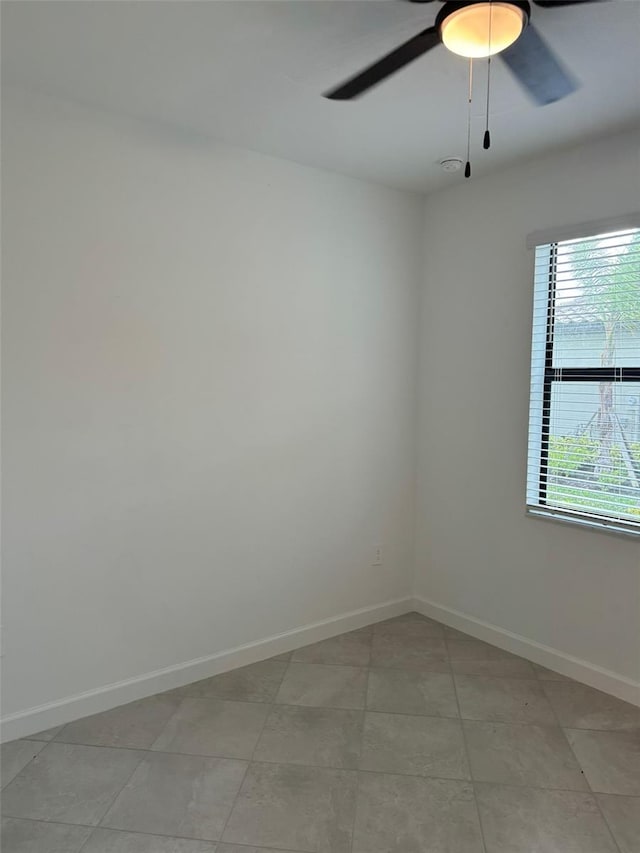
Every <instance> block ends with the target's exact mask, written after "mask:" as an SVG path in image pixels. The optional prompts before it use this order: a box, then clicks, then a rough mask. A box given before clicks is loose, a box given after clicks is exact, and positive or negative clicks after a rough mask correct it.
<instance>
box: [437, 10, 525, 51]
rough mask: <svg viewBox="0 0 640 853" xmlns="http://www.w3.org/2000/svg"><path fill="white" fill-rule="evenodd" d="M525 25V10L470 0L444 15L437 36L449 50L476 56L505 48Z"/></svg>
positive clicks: (514, 39)
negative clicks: (468, 2)
mask: <svg viewBox="0 0 640 853" xmlns="http://www.w3.org/2000/svg"><path fill="white" fill-rule="evenodd" d="M525 24H526V20H525V13H524V12H523V10H522V9H520V8H519V7H518V6H514V5H512V4H511V3H499V2H494V3H472V4H470V5H469V6H463V7H462V8H461V9H456V10H455V11H454V12H451V14H449V15H447V17H446V18H445V19H444V21H443V22H442V24H441V25H440V36H441V38H442V42H443V44H444V46H445V47H446V48H448V49H449V50H450V51H452V52H453V53H457V54H458V55H459V56H466V57H470V58H473V59H477V58H481V57H483V56H493V55H494V54H495V53H500V51H502V50H505V48H507V47H509V45H511V44H513V43H514V41H516V39H518V38H519V36H520V34H521V33H522V30H523V29H524V27H525ZM489 25H491V26H489ZM489 30H491V38H489Z"/></svg>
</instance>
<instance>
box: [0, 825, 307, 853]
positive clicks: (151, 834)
mask: <svg viewBox="0 0 640 853" xmlns="http://www.w3.org/2000/svg"><path fill="white" fill-rule="evenodd" d="M7 819H8V820H19V821H23V822H24V823H43V824H45V825H53V826H68V827H70V828H72V829H90V830H92V832H90V833H89V836H88V838H87V840H86V841H84V842H83V844H82V847H81V848H80V849H79V850H78V851H77V853H82V851H83V850H84V849H85V847H86V845H87V844H88V843H89V841H91V839H92V838H93V836H94V835H95V833H96V832H98V831H101V832H113V833H116V832H119V833H121V834H122V835H143V836H144V835H148V836H149V837H151V838H168V839H170V840H172V841H173V840H174V839H175V840H176V841H192V842H194V843H196V844H211V845H212V846H213V847H218V846H219V845H220V843H221V842H219V841H212V840H211V839H210V838H194V837H193V836H192V835H163V834H162V833H159V832H148V831H145V832H139V831H138V830H131V829H118V828H117V827H112V826H93V825H91V824H88V823H65V822H64V821H61V820H42V819H41V818H33V817H7ZM222 843H224V844H233V845H234V846H236V847H246V848H248V849H250V850H255V844H244V843H243V842H241V841H233V842H229V841H225V842H222ZM260 849H263V850H273V851H277V853H279V851H281V850H282V848H280V847H264V846H262V847H261V848H260ZM286 853H302V851H297V850H288V851H286Z"/></svg>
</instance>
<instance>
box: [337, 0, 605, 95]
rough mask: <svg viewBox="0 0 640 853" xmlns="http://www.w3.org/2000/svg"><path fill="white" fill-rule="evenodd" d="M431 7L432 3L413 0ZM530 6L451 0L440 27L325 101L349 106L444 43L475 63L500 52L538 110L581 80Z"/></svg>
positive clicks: (564, 2)
mask: <svg viewBox="0 0 640 853" xmlns="http://www.w3.org/2000/svg"><path fill="white" fill-rule="evenodd" d="M412 2H414V3H416V2H417V3H429V2H432V0H412ZM532 2H533V3H534V4H535V5H536V6H542V7H546V8H554V7H556V6H573V5H579V4H581V3H585V2H597V0H532ZM530 19H531V4H530V3H528V2H521V0H491V2H489V1H488V0H449V2H446V3H445V4H444V6H443V7H442V8H441V9H440V11H439V12H438V16H437V17H436V21H435V24H434V25H433V26H432V27H428V28H427V29H426V30H422V32H420V33H418V34H417V35H415V36H413V38H411V39H409V41H406V42H404V44H401V45H400V46H399V47H397V48H396V49H395V50H392V51H391V53H388V54H387V55H386V56H383V57H382V59H379V60H378V61H377V62H374V63H373V64H372V65H370V66H369V67H368V68H365V69H364V70H363V71H361V72H360V73H358V74H356V75H355V76H354V77H351V78H350V79H349V80H346V81H345V82H344V83H341V84H340V85H339V86H337V87H336V88H335V89H331V90H330V91H329V92H326V93H325V97H326V98H330V99H331V100H337V101H346V100H350V99H352V98H357V97H358V96H359V95H362V94H363V93H364V92H366V91H368V90H369V89H371V88H373V87H374V86H376V85H377V84H378V83H381V82H382V81H383V80H385V79H386V78H387V77H390V76H391V75H392V74H395V72H396V71H399V70H400V69H401V68H404V66H405V65H408V64H409V63H410V62H413V60H414V59H418V57H420V56H422V55H423V54H425V53H427V52H428V51H430V50H431V49H432V48H434V47H437V46H438V45H439V44H444V46H445V47H446V48H448V49H449V50H450V51H452V52H453V53H457V54H459V55H460V56H465V57H468V58H470V59H474V58H480V57H491V55H493V54H496V53H499V54H500V56H501V58H502V59H503V60H504V62H505V63H506V65H507V66H508V68H509V70H510V71H511V73H512V74H513V75H514V76H515V78H516V80H517V81H518V82H519V83H520V85H521V86H522V87H523V88H524V89H525V91H526V92H527V93H528V94H529V96H530V97H531V98H532V99H533V100H534V101H535V102H536V103H537V104H539V105H544V104H550V103H552V102H553V101H558V100H560V99H561V98H564V97H566V96H567V95H570V94H571V93H572V92H574V91H575V90H576V89H577V88H578V83H577V81H576V79H575V78H574V77H573V76H572V75H571V74H570V73H569V72H568V71H567V70H566V69H565V68H564V67H563V65H562V64H561V62H560V60H559V59H557V58H556V56H555V55H554V53H553V52H552V50H551V49H550V47H549V46H548V45H547V44H546V42H545V41H544V40H543V38H542V37H541V36H540V34H539V33H538V31H537V30H536V29H535V27H534V26H533V25H532V24H531V22H530Z"/></svg>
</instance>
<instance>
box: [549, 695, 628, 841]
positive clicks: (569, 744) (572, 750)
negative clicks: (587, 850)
mask: <svg viewBox="0 0 640 853" xmlns="http://www.w3.org/2000/svg"><path fill="white" fill-rule="evenodd" d="M543 691H544V695H545V696H546V697H547V702H548V703H549V705H550V706H551V710H552V712H553V716H554V717H555V720H556V722H557V723H558V726H559V727H560V731H561V732H562V737H563V738H564V739H565V741H566V744H567V746H568V747H569V749H570V751H571V754H572V755H573V757H574V758H575V760H576V763H577V765H578V767H579V768H580V770H581V772H582V775H583V776H584V781H585V782H586V783H587V788H588V789H589V790H588V793H589V794H591V797H592V799H593V801H594V803H595V804H596V808H597V810H598V813H599V814H600V817H601V818H602V821H603V823H604V825H605V826H606V828H607V831H608V833H609V836H610V837H611V840H612V841H613V847H614V849H615V850H617V851H618V853H622V850H621V849H620V846H619V844H618V840H617V838H616V837H615V835H614V834H613V830H612V829H611V827H610V826H609V821H608V820H607V819H606V817H605V815H604V812H603V811H602V808H601V806H600V802H599V800H598V797H597V794H596V792H595V791H594V790H593V788H592V786H591V782H590V781H589V777H588V776H587V773H586V770H585V769H584V767H583V766H582V762H581V761H580V759H579V758H578V754H577V753H576V751H575V750H574V748H573V746H572V745H571V741H570V740H569V738H568V736H567V733H566V731H565V729H564V726H562V725H561V723H560V717H559V715H558V712H557V711H556V708H555V706H554V704H553V702H552V701H551V699H550V697H549V694H548V693H547V691H546V690H544V686H543Z"/></svg>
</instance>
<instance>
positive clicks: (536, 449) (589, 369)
mask: <svg viewBox="0 0 640 853" xmlns="http://www.w3.org/2000/svg"><path fill="white" fill-rule="evenodd" d="M527 506H528V508H529V509H530V510H531V511H533V512H538V513H543V514H548V515H555V516H561V517H564V518H568V519H570V520H574V521H578V522H582V523H590V524H593V525H598V526H606V527H613V528H616V529H619V530H623V531H626V532H638V533H640V228H627V229H626V230H622V231H616V232H613V233H608V234H598V235H596V236H590V237H581V238H579V239H571V240H563V241H561V242H552V243H545V244H543V245H539V246H537V247H536V256H535V282H534V305H533V346H532V374H531V404H530V419H529V453H528V465H527Z"/></svg>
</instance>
